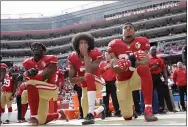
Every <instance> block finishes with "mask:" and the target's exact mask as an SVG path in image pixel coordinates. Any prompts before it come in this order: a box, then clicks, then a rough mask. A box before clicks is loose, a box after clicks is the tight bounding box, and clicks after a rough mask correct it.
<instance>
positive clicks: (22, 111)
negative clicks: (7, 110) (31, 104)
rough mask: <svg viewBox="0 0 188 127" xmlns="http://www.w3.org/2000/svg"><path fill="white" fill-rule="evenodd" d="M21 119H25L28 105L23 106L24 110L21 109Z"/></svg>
mask: <svg viewBox="0 0 188 127" xmlns="http://www.w3.org/2000/svg"><path fill="white" fill-rule="evenodd" d="M21 109H22V110H21V118H25V113H26V111H27V104H22V108H21Z"/></svg>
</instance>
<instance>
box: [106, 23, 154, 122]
mask: <svg viewBox="0 0 188 127" xmlns="http://www.w3.org/2000/svg"><path fill="white" fill-rule="evenodd" d="M149 49H150V44H149V40H148V39H147V38H145V37H135V28H134V26H133V24H131V23H125V24H124V25H123V40H121V39H114V40H112V41H111V42H110V43H109V44H108V52H109V53H110V56H111V59H112V60H111V62H112V67H113V68H114V71H115V72H116V73H117V83H116V85H117V97H118V101H119V105H120V110H121V114H122V116H123V118H124V119H125V120H132V116H133V97H132V91H134V90H138V89H140V87H141V90H142V92H143V97H144V103H145V111H144V118H145V120H146V121H147V122H151V121H157V120H158V118H157V117H155V116H154V115H153V112H152V94H153V83H152V77H151V73H150V69H149V66H148V63H149V57H148V55H147V54H148V51H149Z"/></svg>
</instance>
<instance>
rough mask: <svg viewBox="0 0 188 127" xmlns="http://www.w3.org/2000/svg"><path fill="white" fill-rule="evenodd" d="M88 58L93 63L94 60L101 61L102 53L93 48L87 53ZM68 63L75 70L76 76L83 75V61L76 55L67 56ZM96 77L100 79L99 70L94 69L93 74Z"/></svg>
mask: <svg viewBox="0 0 188 127" xmlns="http://www.w3.org/2000/svg"><path fill="white" fill-rule="evenodd" d="M88 55H89V57H90V58H91V60H92V61H95V60H102V52H101V51H100V50H99V49H97V48H95V49H93V50H91V51H90V52H89V53H88ZM68 61H69V64H71V65H72V66H73V67H74V68H75V69H76V72H77V76H84V74H85V65H84V61H82V60H81V59H80V57H79V56H78V54H77V53H75V52H73V53H71V54H70V55H69V56H68ZM94 74H95V75H96V76H98V77H100V69H99V68H98V69H96V71H95V73H94ZM84 84H85V83H84V82H83V83H82V86H83V85H84Z"/></svg>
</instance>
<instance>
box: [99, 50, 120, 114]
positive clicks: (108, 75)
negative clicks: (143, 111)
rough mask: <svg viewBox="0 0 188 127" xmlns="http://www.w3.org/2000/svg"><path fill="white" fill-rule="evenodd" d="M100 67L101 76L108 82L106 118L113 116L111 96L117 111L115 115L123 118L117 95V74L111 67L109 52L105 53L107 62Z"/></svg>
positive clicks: (103, 62)
mask: <svg viewBox="0 0 188 127" xmlns="http://www.w3.org/2000/svg"><path fill="white" fill-rule="evenodd" d="M99 67H100V73H101V76H102V78H103V79H104V80H105V82H106V96H104V97H103V103H104V104H105V107H106V116H108V117H110V116H111V112H110V111H109V97H110V95H111V98H112V103H113V106H114V110H115V113H114V115H115V116H118V117H119V116H121V112H120V110H119V103H118V100H117V94H116V85H115V82H116V73H115V72H114V70H113V68H112V66H111V63H110V55H109V53H108V52H105V60H104V61H102V62H101V63H100V65H99Z"/></svg>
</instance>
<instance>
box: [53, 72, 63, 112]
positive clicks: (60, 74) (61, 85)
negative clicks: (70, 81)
mask: <svg viewBox="0 0 188 127" xmlns="http://www.w3.org/2000/svg"><path fill="white" fill-rule="evenodd" d="M57 76H58V79H57V86H58V88H59V92H58V95H61V94H62V89H63V87H64V83H65V79H64V71H63V70H62V69H58V71H57ZM53 101H54V112H57V108H58V106H57V99H55V100H53Z"/></svg>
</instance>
